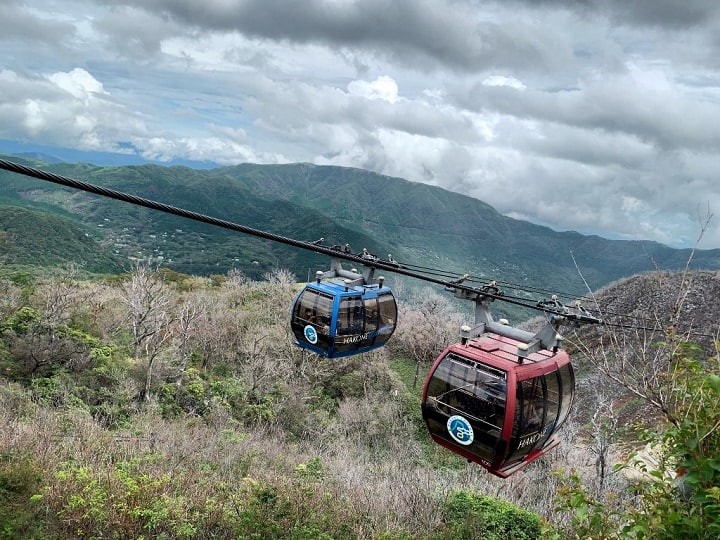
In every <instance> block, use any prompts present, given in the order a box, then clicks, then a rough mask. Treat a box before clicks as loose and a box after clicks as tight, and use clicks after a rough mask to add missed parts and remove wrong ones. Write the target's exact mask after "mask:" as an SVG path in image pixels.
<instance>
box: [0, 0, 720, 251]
mask: <svg viewBox="0 0 720 540" xmlns="http://www.w3.org/2000/svg"><path fill="white" fill-rule="evenodd" d="M653 5H654V4H653V3H650V2H635V3H627V2H618V1H609V2H602V3H588V2H582V3H573V2H529V1H525V2H523V1H520V0H518V1H514V2H501V1H499V0H497V1H491V2H485V3H483V4H482V5H478V4H477V3H476V2H471V1H470V0H452V1H449V0H398V1H397V2H393V3H392V6H391V7H389V4H388V3H387V2H385V1H384V0H367V1H364V2H362V3H358V2H350V1H347V2H346V1H337V2H327V1H326V0H308V2H303V3H296V4H294V3H287V2H279V1H268V0H243V1H242V2H230V3H228V2H221V1H217V2H203V3H198V2H196V1H195V0H152V1H147V0H117V1H113V2H108V1H107V0H37V1H36V2H33V6H32V8H31V7H29V6H28V5H27V3H23V2H10V3H5V4H3V5H2V6H0V15H2V16H3V19H4V20H8V21H15V22H14V23H13V24H12V25H8V28H6V31H5V32H3V33H2V34H0V138H4V139H12V140H23V141H28V142H30V143H36V144H46V145H47V144H50V145H61V146H68V147H72V148H77V149H85V150H87V149H92V150H103V151H116V152H133V151H136V152H137V153H138V154H139V155H142V156H144V157H146V158H148V159H157V160H163V161H169V160H172V159H176V158H180V159H196V160H207V161H213V162H216V163H220V164H231V163H239V162H243V161H252V162H256V163H284V162H292V161H312V162H315V163H319V164H322V163H332V164H339V165H347V166H354V167H364V168H368V169H371V170H374V171H377V172H379V173H382V174H389V175H393V176H401V177H404V178H407V179H409V180H413V181H422V182H430V183H433V184H436V185H440V186H443V187H446V188H448V189H452V190H456V191H458V192H461V193H464V194H467V195H470V196H474V197H477V198H479V199H481V200H483V201H485V202H488V203H489V204H491V205H493V206H495V207H496V208H497V209H498V210H499V211H501V212H504V213H506V214H508V215H513V216H516V217H521V218H523V219H528V220H531V221H536V222H539V223H543V224H546V225H550V226H552V227H554V228H556V229H559V230H569V229H576V230H580V231H581V232H592V233H597V234H603V235H605V236H610V237H622V238H646V239H652V240H658V241H662V242H665V243H669V244H671V245H676V246H677V245H688V244H692V243H693V242H694V239H695V238H696V236H697V233H698V232H699V229H700V225H699V222H700V220H699V218H698V208H701V209H705V208H707V207H708V206H709V207H710V210H711V211H715V212H716V213H717V212H720V210H719V209H718V207H720V191H718V189H717V187H716V186H717V169H718V166H717V155H718V154H719V153H720V130H719V129H718V128H717V126H718V125H720V61H718V58H720V55H718V52H720V51H719V50H718V49H720V42H718V40H717V38H716V35H717V32H716V25H717V21H718V20H720V8H718V7H717V6H716V5H715V4H714V3H712V2H692V3H691V4H689V5H687V6H685V4H683V7H682V8H676V7H673V6H672V5H671V3H668V2H666V3H663V6H662V9H651V8H652V6H653ZM0 150H2V148H0ZM703 247H720V226H718V224H716V223H714V224H711V227H710V228H709V229H708V231H707V232H706V234H705V238H704V243H703Z"/></svg>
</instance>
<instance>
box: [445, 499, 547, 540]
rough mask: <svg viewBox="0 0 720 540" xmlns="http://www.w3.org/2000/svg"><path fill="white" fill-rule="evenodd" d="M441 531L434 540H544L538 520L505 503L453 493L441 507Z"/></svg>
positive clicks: (533, 515) (544, 533)
mask: <svg viewBox="0 0 720 540" xmlns="http://www.w3.org/2000/svg"><path fill="white" fill-rule="evenodd" d="M443 512H444V514H445V519H444V522H445V528H444V530H442V531H439V532H438V535H439V536H436V537H437V538H467V539H472V538H483V539H485V540H534V539H538V538H543V539H545V538H548V535H547V533H548V531H546V530H545V528H544V525H543V522H542V519H541V518H540V516H538V515H537V514H534V513H532V512H529V511H527V510H523V509H522V508H518V507H517V506H514V505H512V504H510V503H509V502H507V501H503V500H500V499H494V498H492V497H488V496H485V495H480V494H477V493H470V492H467V491H456V492H454V493H452V494H450V496H449V497H448V499H447V501H446V502H445V504H444V508H443Z"/></svg>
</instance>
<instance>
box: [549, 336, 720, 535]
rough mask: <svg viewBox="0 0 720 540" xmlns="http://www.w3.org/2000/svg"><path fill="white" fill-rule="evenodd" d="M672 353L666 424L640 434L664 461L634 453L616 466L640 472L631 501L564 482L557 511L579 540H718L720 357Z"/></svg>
mask: <svg viewBox="0 0 720 540" xmlns="http://www.w3.org/2000/svg"><path fill="white" fill-rule="evenodd" d="M660 346H664V347H669V345H668V344H666V343H663V344H660ZM672 350H673V351H674V354H673V356H672V361H671V363H670V367H669V369H668V371H667V372H666V373H665V374H664V376H663V381H664V383H663V391H664V392H665V393H666V395H667V397H668V399H667V404H668V405H667V407H666V410H665V411H664V412H665V420H666V421H665V422H664V423H661V425H660V426H659V430H658V429H655V430H650V429H646V430H643V431H642V432H641V433H640V441H641V443H642V444H643V445H645V446H646V447H648V448H652V449H653V451H654V453H655V454H657V455H658V457H659V459H658V460H657V462H656V463H652V464H651V463H648V461H647V460H644V459H641V457H640V455H639V454H638V453H635V454H632V455H631V456H630V457H629V458H628V460H627V461H626V462H625V463H623V464H621V465H620V466H619V467H618V468H619V469H630V470H634V471H637V472H639V473H640V478H641V479H640V480H639V481H637V483H636V485H635V486H634V493H635V497H634V503H633V504H632V505H630V506H625V507H623V506H619V505H618V504H616V503H615V501H614V500H612V499H608V498H602V497H598V496H594V495H593V494H591V490H590V489H589V488H588V487H587V486H584V485H583V484H582V483H581V482H580V480H579V478H578V476H577V475H575V474H570V475H568V476H566V478H565V479H564V483H563V485H562V487H561V489H560V490H559V492H558V503H559V504H558V509H559V510H561V511H564V512H568V513H569V514H570V515H571V521H572V529H573V531H574V533H575V534H576V535H577V536H579V537H581V538H586V537H592V538H598V539H602V538H633V539H636V538H638V539H645V538H647V539H651V538H652V539H667V540H671V539H676V538H684V539H695V538H696V539H705V538H720V420H718V418H719V417H718V403H720V356H719V355H718V354H716V355H715V356H712V357H710V358H705V357H704V356H703V353H702V350H701V349H700V348H699V347H697V346H695V345H693V344H690V343H680V344H679V345H678V344H676V346H674V347H672Z"/></svg>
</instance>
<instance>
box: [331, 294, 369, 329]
mask: <svg viewBox="0 0 720 540" xmlns="http://www.w3.org/2000/svg"><path fill="white" fill-rule="evenodd" d="M362 331H363V302H362V297H361V296H359V295H358V296H348V297H345V298H341V299H340V307H339V308H338V321H337V331H336V334H337V335H338V336H353V335H356V334H362Z"/></svg>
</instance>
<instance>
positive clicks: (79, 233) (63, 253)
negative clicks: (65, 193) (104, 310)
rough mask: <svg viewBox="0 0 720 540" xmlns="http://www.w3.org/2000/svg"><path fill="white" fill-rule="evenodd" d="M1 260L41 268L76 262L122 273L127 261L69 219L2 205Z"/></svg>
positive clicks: (92, 269) (94, 269)
mask: <svg viewBox="0 0 720 540" xmlns="http://www.w3.org/2000/svg"><path fill="white" fill-rule="evenodd" d="M0 261H2V263H3V265H24V266H39V267H53V266H62V265H65V264H69V263H74V264H77V265H79V266H80V267H81V268H82V269H84V270H86V271H88V272H91V273H118V272H121V271H122V268H123V262H124V261H123V259H121V258H119V257H116V256H114V255H113V254H111V253H110V252H109V251H108V250H107V249H105V248H104V247H103V246H101V245H99V244H98V243H97V242H96V241H95V240H93V239H92V238H91V237H90V236H89V234H88V233H87V232H85V231H83V230H82V229H81V228H79V227H76V226H75V225H73V224H72V223H71V222H69V221H68V220H66V219H62V218H59V217H57V216H55V215H53V214H50V213H48V212H38V211H33V210H27V209H25V208H19V207H16V206H0Z"/></svg>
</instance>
